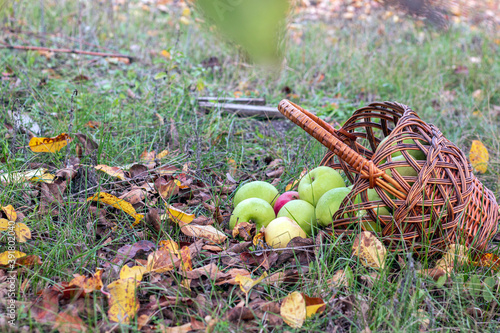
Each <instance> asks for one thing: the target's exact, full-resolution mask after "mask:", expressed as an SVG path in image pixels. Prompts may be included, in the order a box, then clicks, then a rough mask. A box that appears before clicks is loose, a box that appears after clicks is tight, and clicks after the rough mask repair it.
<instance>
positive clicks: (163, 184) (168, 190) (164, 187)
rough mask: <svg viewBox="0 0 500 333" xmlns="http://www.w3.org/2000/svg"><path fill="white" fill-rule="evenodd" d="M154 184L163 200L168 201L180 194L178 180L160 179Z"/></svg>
mask: <svg viewBox="0 0 500 333" xmlns="http://www.w3.org/2000/svg"><path fill="white" fill-rule="evenodd" d="M154 184H155V188H156V190H157V191H158V193H159V194H160V196H161V197H162V198H163V199H168V198H170V197H171V196H174V195H177V194H178V193H179V185H178V184H179V181H178V180H177V179H171V180H167V179H165V177H159V178H157V179H156V180H155V183H154Z"/></svg>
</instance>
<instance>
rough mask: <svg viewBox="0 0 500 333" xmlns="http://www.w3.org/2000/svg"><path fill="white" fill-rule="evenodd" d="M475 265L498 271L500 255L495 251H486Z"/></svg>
mask: <svg viewBox="0 0 500 333" xmlns="http://www.w3.org/2000/svg"><path fill="white" fill-rule="evenodd" d="M474 265H476V266H479V267H489V268H491V269H492V270H493V271H498V270H500V257H499V256H497V255H496V254H493V253H485V254H483V255H482V256H481V258H479V261H476V262H474Z"/></svg>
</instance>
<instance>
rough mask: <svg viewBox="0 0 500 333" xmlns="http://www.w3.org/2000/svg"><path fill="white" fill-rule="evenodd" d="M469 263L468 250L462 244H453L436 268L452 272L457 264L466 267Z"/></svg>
mask: <svg viewBox="0 0 500 333" xmlns="http://www.w3.org/2000/svg"><path fill="white" fill-rule="evenodd" d="M467 262H468V256H467V248H466V247H465V246H463V245H460V244H451V245H449V246H448V249H447V251H446V253H445V254H444V255H443V257H442V258H441V259H439V260H438V261H437V262H436V265H435V267H436V268H442V269H444V270H445V271H446V272H448V273H449V272H451V270H452V269H453V267H454V266H455V264H458V265H464V264H466V263H467Z"/></svg>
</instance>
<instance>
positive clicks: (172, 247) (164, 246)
mask: <svg viewBox="0 0 500 333" xmlns="http://www.w3.org/2000/svg"><path fill="white" fill-rule="evenodd" d="M158 247H159V248H160V250H169V251H171V252H173V253H177V251H178V250H179V244H177V243H176V242H174V241H173V240H170V239H169V240H161V241H160V242H159V243H158Z"/></svg>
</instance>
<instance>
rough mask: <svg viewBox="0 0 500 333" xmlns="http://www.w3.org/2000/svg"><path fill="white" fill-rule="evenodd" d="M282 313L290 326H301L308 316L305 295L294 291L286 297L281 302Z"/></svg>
mask: <svg viewBox="0 0 500 333" xmlns="http://www.w3.org/2000/svg"><path fill="white" fill-rule="evenodd" d="M280 314H281V316H282V317H283V320H284V321H285V323H287V324H288V325H289V326H290V327H293V328H301V327H302V325H303V324H304V321H305V320H306V316H307V310H306V302H305V300H304V296H302V294H301V293H299V292H297V291H294V292H293V293H291V294H290V295H288V296H287V297H285V299H284V300H283V303H281V308H280Z"/></svg>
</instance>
